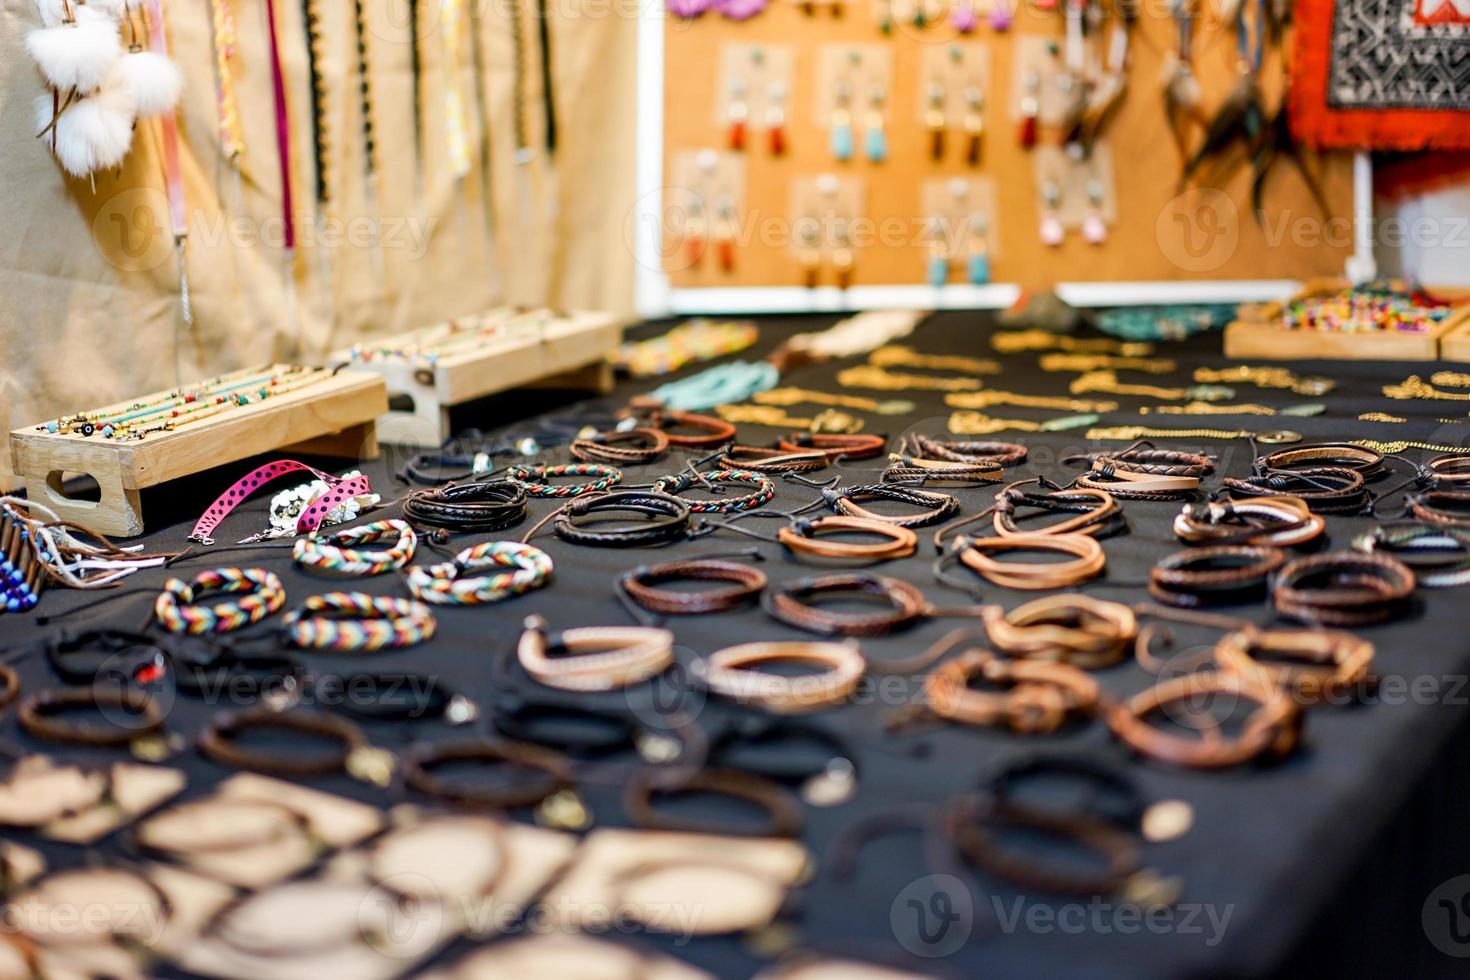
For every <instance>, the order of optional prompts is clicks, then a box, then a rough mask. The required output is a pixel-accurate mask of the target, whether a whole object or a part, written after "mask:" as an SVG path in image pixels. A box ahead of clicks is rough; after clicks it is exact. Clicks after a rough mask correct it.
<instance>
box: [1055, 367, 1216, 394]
mask: <svg viewBox="0 0 1470 980" xmlns="http://www.w3.org/2000/svg"><path fill="white" fill-rule="evenodd" d="M1069 390H1070V391H1071V392H1072V394H1074V395H1083V394H1086V393H1087V392H1090V391H1102V392H1107V393H1108V394H1112V395H1138V396H1141V397H1144V398H1162V399H1164V400H1166V401H1176V402H1177V401H1185V400H1187V399H1188V400H1193V401H1202V402H1218V401H1224V400H1226V399H1227V398H1234V397H1235V391H1234V390H1233V389H1231V388H1226V387H1223V386H1222V385H1193V386H1191V387H1189V388H1162V387H1159V386H1158V385H1128V384H1123V383H1122V382H1120V381H1119V380H1118V375H1117V374H1116V373H1115V372H1113V371H1088V372H1087V373H1086V374H1083V375H1079V376H1078V377H1076V378H1074V379H1073V381H1072V384H1071V385H1070V386H1069Z"/></svg>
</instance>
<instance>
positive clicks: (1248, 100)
mask: <svg viewBox="0 0 1470 980" xmlns="http://www.w3.org/2000/svg"><path fill="white" fill-rule="evenodd" d="M1263 120H1264V110H1263V109H1262V108H1261V95H1260V89H1259V87H1258V86H1257V85H1256V78H1255V75H1253V74H1252V73H1250V72H1248V71H1243V72H1241V75H1240V79H1239V80H1238V81H1237V82H1236V83H1235V87H1234V88H1233V89H1231V91H1230V95H1229V96H1227V97H1226V99H1225V101H1224V102H1223V103H1221V104H1220V108H1219V109H1218V110H1216V112H1215V115H1214V116H1213V117H1211V118H1210V121H1209V122H1208V123H1207V124H1206V126H1205V135H1204V140H1203V141H1202V142H1201V143H1200V146H1199V148H1198V149H1197V150H1195V151H1194V155H1193V156H1191V157H1190V158H1189V159H1188V160H1187V161H1186V162H1185V164H1184V172H1183V173H1182V174H1180V176H1179V186H1180V187H1181V188H1182V187H1183V186H1184V185H1185V184H1187V183H1188V182H1189V181H1190V180H1191V179H1193V177H1194V176H1195V174H1196V173H1197V172H1198V171H1199V169H1200V167H1201V166H1203V165H1204V163H1205V162H1206V161H1207V160H1209V159H1210V158H1211V157H1216V156H1222V155H1224V153H1225V152H1226V150H1228V149H1229V148H1230V146H1231V145H1232V144H1233V143H1234V142H1235V141H1236V140H1237V139H1243V140H1244V141H1245V144H1246V147H1247V149H1248V150H1250V149H1252V148H1254V147H1255V145H1256V140H1257V139H1258V138H1259V135H1260V132H1261V129H1262V127H1263Z"/></svg>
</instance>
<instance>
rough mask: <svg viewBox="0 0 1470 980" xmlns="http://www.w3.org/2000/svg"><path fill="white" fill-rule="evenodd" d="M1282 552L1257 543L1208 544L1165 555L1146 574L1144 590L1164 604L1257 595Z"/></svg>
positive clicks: (1282, 559) (1194, 605) (1195, 604)
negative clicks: (1146, 587) (1145, 587)
mask: <svg viewBox="0 0 1470 980" xmlns="http://www.w3.org/2000/svg"><path fill="white" fill-rule="evenodd" d="M1284 564H1286V552H1284V551H1282V550H1281V549H1280V548H1269V547H1264V546H1261V545H1248V544H1236V545H1211V546H1209V547H1205V548H1188V549H1186V550H1184V551H1176V552H1175V553H1174V554H1172V555H1165V556H1164V557H1163V558H1161V559H1159V562H1158V564H1156V565H1154V567H1153V569H1152V570H1151V571H1150V572H1149V576H1148V594H1149V595H1150V596H1152V597H1153V598H1154V599H1156V600H1157V601H1159V602H1162V603H1164V605H1166V606H1175V607H1178V608H1181V609H1198V608H1201V607H1203V606H1213V605H1221V604H1225V603H1232V602H1245V601H1249V600H1257V599H1261V598H1262V597H1264V596H1265V594H1266V588H1267V583H1268V581H1269V579H1270V577H1271V575H1272V573H1273V572H1275V571H1276V570H1277V569H1279V568H1280V567H1281V566H1282V565H1284Z"/></svg>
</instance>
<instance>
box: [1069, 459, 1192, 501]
mask: <svg viewBox="0 0 1470 980" xmlns="http://www.w3.org/2000/svg"><path fill="white" fill-rule="evenodd" d="M1073 486H1074V487H1076V489H1078V490H1101V491H1103V492H1104V493H1109V494H1112V495H1113V496H1114V497H1117V498H1118V499H1120V500H1188V499H1190V498H1192V497H1193V496H1195V494H1196V493H1197V492H1198V491H1199V477H1197V476H1176V475H1173V474H1159V473H1143V472H1138V471H1135V470H1125V469H1119V468H1117V467H1115V466H1114V465H1113V463H1112V461H1111V460H1098V461H1097V462H1095V463H1093V464H1092V469H1090V470H1088V471H1087V472H1086V473H1083V474H1082V475H1081V476H1079V477H1077V479H1076V481H1075V482H1074V483H1073Z"/></svg>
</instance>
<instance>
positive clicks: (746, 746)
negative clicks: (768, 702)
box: [709, 717, 857, 806]
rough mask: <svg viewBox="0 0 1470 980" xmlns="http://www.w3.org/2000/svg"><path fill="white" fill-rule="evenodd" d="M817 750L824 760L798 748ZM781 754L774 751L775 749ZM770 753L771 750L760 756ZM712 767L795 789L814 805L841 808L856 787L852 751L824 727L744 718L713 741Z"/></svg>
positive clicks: (767, 719) (854, 762)
mask: <svg viewBox="0 0 1470 980" xmlns="http://www.w3.org/2000/svg"><path fill="white" fill-rule="evenodd" d="M801 745H809V746H813V747H815V748H816V749H817V750H818V751H820V752H821V753H822V754H823V756H824V757H825V758H824V759H823V760H822V761H821V762H818V763H816V764H815V765H814V764H812V762H811V761H810V760H809V759H808V761H803V760H802V759H801V758H800V756H801V755H802V753H800V752H799V751H792V750H793V749H795V748H796V747H797V746H801ZM778 748H779V749H780V750H781V751H779V752H778V751H775V749H778ZM762 749H767V751H761V750H762ZM709 760H710V765H712V766H716V767H718V768H722V769H738V770H741V771H743V772H749V773H754V774H755V775H757V776H760V777H762V778H764V779H769V780H771V781H772V782H776V783H780V784H782V785H783V786H789V787H794V788H796V789H798V791H799V792H800V793H801V797H802V799H803V800H805V801H806V802H807V803H808V804H810V805H811V806H836V805H838V804H840V803H844V802H846V801H847V800H848V799H849V798H851V796H852V793H853V791H854V790H855V789H856V786H857V761H856V756H855V755H854V754H853V751H852V749H851V747H849V746H848V744H847V743H846V742H845V741H843V740H842V739H841V738H839V737H838V736H837V735H835V734H833V733H832V732H829V731H828V730H827V729H825V728H818V727H817V726H816V725H809V724H806V723H803V722H799V721H791V720H789V719H785V718H755V717H749V718H741V719H739V720H738V721H736V722H735V723H733V724H731V725H729V726H728V727H726V728H725V730H724V731H722V732H721V733H720V734H719V735H718V736H717V737H715V738H714V739H713V740H712V741H711V742H710V749H709Z"/></svg>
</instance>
